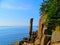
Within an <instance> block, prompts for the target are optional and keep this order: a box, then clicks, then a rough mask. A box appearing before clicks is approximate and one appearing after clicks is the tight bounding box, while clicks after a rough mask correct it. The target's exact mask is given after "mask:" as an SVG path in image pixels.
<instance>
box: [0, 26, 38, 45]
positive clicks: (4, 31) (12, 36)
mask: <svg viewBox="0 0 60 45" xmlns="http://www.w3.org/2000/svg"><path fill="white" fill-rule="evenodd" d="M37 29H38V28H37V26H34V27H33V31H36V30H37ZM28 36H29V26H0V45H10V44H14V43H15V42H17V41H21V40H22V39H23V37H28Z"/></svg>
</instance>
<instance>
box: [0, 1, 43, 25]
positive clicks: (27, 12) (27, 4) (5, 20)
mask: <svg viewBox="0 0 60 45" xmlns="http://www.w3.org/2000/svg"><path fill="white" fill-rule="evenodd" d="M41 3H42V0H0V26H29V21H30V19H31V18H33V19H34V20H33V26H37V25H38V22H39V18H40V14H39V8H40V5H41Z"/></svg>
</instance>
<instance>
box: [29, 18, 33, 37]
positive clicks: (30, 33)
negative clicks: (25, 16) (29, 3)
mask: <svg viewBox="0 0 60 45" xmlns="http://www.w3.org/2000/svg"><path fill="white" fill-rule="evenodd" d="M32 28H33V18H31V19H30V31H29V35H30V38H31V35H32Z"/></svg>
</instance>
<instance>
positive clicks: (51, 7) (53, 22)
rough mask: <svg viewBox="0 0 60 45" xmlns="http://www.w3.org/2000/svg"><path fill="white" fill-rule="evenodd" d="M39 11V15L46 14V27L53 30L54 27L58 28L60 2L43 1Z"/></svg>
mask: <svg viewBox="0 0 60 45" xmlns="http://www.w3.org/2000/svg"><path fill="white" fill-rule="evenodd" d="M40 10H41V14H43V13H46V14H47V18H46V25H47V27H50V28H51V30H54V28H55V27H56V26H60V0H43V3H42V5H41V8H40Z"/></svg>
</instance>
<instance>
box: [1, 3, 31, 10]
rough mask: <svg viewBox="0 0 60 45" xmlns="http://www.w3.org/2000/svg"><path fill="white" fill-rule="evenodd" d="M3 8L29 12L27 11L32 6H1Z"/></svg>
mask: <svg viewBox="0 0 60 45" xmlns="http://www.w3.org/2000/svg"><path fill="white" fill-rule="evenodd" d="M0 7H1V8H4V9H15V10H27V9H30V8H31V6H29V5H20V6H13V5H11V4H6V3H5V4H1V6H0Z"/></svg>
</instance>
